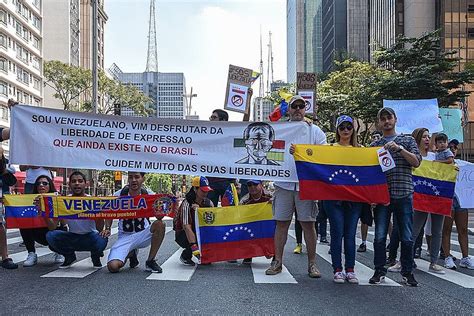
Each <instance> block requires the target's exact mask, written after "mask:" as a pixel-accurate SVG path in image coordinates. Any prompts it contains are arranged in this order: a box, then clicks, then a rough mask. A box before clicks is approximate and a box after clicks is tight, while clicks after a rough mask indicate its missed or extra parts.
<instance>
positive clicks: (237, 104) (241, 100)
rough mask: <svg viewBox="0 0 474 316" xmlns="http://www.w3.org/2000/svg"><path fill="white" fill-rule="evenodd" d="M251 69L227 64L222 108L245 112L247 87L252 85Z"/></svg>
mask: <svg viewBox="0 0 474 316" xmlns="http://www.w3.org/2000/svg"><path fill="white" fill-rule="evenodd" d="M252 73H253V71H252V69H247V68H243V67H238V66H234V65H229V74H228V77H227V90H226V93H225V102H224V109H226V110H229V111H235V112H240V113H247V103H248V102H247V98H248V89H249V88H250V86H251V85H252Z"/></svg>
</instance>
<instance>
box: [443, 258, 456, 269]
mask: <svg viewBox="0 0 474 316" xmlns="http://www.w3.org/2000/svg"><path fill="white" fill-rule="evenodd" d="M444 267H445V268H446V269H451V270H456V264H455V263H454V260H453V257H452V256H449V257H446V258H445V259H444Z"/></svg>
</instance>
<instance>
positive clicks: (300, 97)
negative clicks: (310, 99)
mask: <svg viewBox="0 0 474 316" xmlns="http://www.w3.org/2000/svg"><path fill="white" fill-rule="evenodd" d="M296 101H301V102H303V103H305V104H306V101H305V99H303V97H302V96H300V95H299V94H297V95H294V96H292V97H291V99H290V102H289V103H288V104H289V105H290V106H291V105H292V104H293V103H294V102H296Z"/></svg>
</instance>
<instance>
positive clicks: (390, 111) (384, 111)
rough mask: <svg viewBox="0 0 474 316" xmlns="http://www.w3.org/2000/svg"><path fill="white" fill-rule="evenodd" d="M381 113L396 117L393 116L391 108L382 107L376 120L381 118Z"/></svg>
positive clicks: (393, 112)
mask: <svg viewBox="0 0 474 316" xmlns="http://www.w3.org/2000/svg"><path fill="white" fill-rule="evenodd" d="M383 113H388V114H390V115H393V116H395V117H396V116H397V115H396V114H395V111H394V110H393V109H392V108H389V107H383V108H381V109H380V110H379V112H378V113H377V118H380V117H381V116H382V114H383Z"/></svg>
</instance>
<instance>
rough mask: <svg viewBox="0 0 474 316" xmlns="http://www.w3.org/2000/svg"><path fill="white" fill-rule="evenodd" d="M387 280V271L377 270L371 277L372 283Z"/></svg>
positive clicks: (370, 281)
mask: <svg viewBox="0 0 474 316" xmlns="http://www.w3.org/2000/svg"><path fill="white" fill-rule="evenodd" d="M384 281H385V272H383V271H379V270H375V272H374V275H373V276H372V277H371V278H370V279H369V283H370V284H380V282H384Z"/></svg>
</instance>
